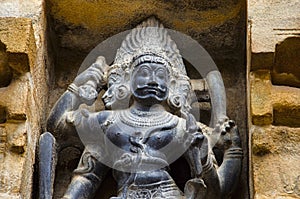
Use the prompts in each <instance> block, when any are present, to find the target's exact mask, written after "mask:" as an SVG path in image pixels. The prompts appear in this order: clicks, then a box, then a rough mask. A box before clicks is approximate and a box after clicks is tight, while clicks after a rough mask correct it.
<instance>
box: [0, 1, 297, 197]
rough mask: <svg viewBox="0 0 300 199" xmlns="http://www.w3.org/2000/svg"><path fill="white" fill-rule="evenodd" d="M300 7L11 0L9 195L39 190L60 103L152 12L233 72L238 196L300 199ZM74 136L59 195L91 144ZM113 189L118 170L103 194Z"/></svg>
mask: <svg viewBox="0 0 300 199" xmlns="http://www.w3.org/2000/svg"><path fill="white" fill-rule="evenodd" d="M116 8H117V9H116ZM299 9H300V3H299V1H297V0H290V1H262V0H248V2H245V1H242V0H229V1H218V0H205V1H199V0H190V1H177V0H171V1H159V0H149V1H143V0H133V1H118V0H112V1H96V0H72V1H67V0H48V1H43V0H27V1H19V0H4V1H1V2H0V140H1V142H0V171H1V172H0V198H3V199H6V198H7V199H15V198H24V199H27V198H28V199H29V198H36V197H37V191H38V187H37V175H36V171H35V170H36V163H37V161H38V159H37V158H36V152H37V150H38V146H37V142H38V138H39V135H40V134H41V133H43V132H44V131H46V126H45V122H46V118H47V116H48V114H49V111H50V109H51V107H52V106H53V104H54V103H55V101H56V100H57V99H58V98H59V96H60V95H61V94H62V93H63V92H64V91H65V90H66V88H67V86H68V85H69V84H70V83H71V82H72V80H73V79H74V78H75V76H76V74H77V72H78V69H79V67H80V65H81V63H82V61H83V60H84V58H85V57H86V55H87V54H88V53H89V52H90V51H91V50H92V49H93V48H94V47H95V46H96V45H97V44H99V43H100V42H102V41H104V40H105V39H107V38H108V37H110V36H112V35H115V34H117V33H119V32H122V31H125V30H128V29H131V28H133V27H135V26H136V25H137V24H139V23H140V22H141V21H143V20H144V19H146V18H147V17H149V16H156V17H157V18H159V19H160V20H161V21H162V23H163V24H164V25H165V26H166V27H167V28H170V29H174V30H177V31H180V32H182V33H185V34H187V35H189V36H191V37H192V38H193V39H195V40H196V41H198V42H199V43H200V44H201V45H202V46H203V47H204V48H205V49H206V50H207V51H208V53H209V54H210V55H211V56H212V57H213V59H214V61H215V62H216V64H217V66H218V68H219V70H220V72H221V74H222V76H223V79H224V84H225V87H226V92H227V109H228V115H229V117H230V118H231V119H234V120H236V121H237V124H238V125H239V128H240V132H241V137H242V144H243V149H244V159H243V169H242V176H241V181H240V183H239V187H238V190H237V191H236V192H235V193H234V196H233V198H234V199H240V198H243V199H247V198H255V199H267V198H268V199H269V198H274V199H294V198H300V166H299V165H300V155H299V154H300V97H299V96H300V89H299V88H300V76H299V75H300V66H299V63H300V38H299V35H300V23H299V21H300V13H299ZM247 15H248V16H247ZM247 22H248V24H247V25H246V23H247ZM246 35H247V37H248V38H247V39H246ZM109 64H110V63H109ZM187 67H188V72H189V73H190V76H191V78H192V79H193V81H194V82H196V83H197V82H201V81H199V79H201V77H199V75H197V74H196V75H195V73H193V70H192V67H191V66H190V65H189V64H188V63H187ZM97 103H98V109H101V108H102V107H103V104H102V103H101V100H99V101H98V102H97ZM58 141H59V142H60V140H58ZM72 141H74V143H76V147H72V146H70V147H66V148H64V149H63V150H62V151H61V152H60V156H59V161H58V162H59V163H58V170H57V177H56V187H55V198H59V197H61V195H62V194H63V192H64V190H65V188H66V186H67V184H68V182H69V178H70V176H71V171H72V170H73V169H74V168H75V167H76V165H77V162H78V159H79V157H80V153H81V151H82V146H80V142H79V140H76V139H75V138H74V140H72ZM112 189H115V183H114V182H113V180H112V179H111V178H109V179H107V180H106V181H105V184H104V187H102V190H109V191H107V192H106V193H102V192H101V191H100V192H99V193H98V196H99V198H104V196H107V195H109V194H111V193H114V191H112Z"/></svg>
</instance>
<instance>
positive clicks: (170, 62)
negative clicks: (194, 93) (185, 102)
mask: <svg viewBox="0 0 300 199" xmlns="http://www.w3.org/2000/svg"><path fill="white" fill-rule="evenodd" d="M146 62H154V63H161V64H163V65H166V67H167V68H168V69H169V70H170V69H171V71H170V72H172V73H173V74H176V73H178V74H183V75H186V70H185V67H184V64H183V61H182V57H181V55H180V53H179V50H178V48H177V46H176V44H175V42H174V41H173V40H172V39H171V37H170V35H169V34H168V32H167V30H166V29H165V28H164V27H163V25H162V24H161V23H160V22H159V21H158V20H157V19H155V18H154V17H152V18H149V19H148V20H146V21H144V22H143V23H142V24H140V25H138V26H137V27H136V28H134V29H133V30H132V31H131V32H130V33H129V34H128V35H127V37H126V38H125V40H124V41H123V42H122V45H121V47H120V48H119V49H118V51H117V54H116V58H115V61H114V64H117V65H121V66H122V67H123V68H129V69H132V68H134V67H135V66H137V65H139V64H141V63H146Z"/></svg>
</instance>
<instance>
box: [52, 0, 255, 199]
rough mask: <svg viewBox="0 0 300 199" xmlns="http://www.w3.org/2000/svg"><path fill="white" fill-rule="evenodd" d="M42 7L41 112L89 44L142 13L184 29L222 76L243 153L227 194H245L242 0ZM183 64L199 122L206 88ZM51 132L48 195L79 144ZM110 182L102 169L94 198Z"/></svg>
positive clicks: (59, 2)
mask: <svg viewBox="0 0 300 199" xmlns="http://www.w3.org/2000/svg"><path fill="white" fill-rule="evenodd" d="M46 8H47V15H48V28H47V34H48V52H49V54H50V56H51V57H52V58H51V60H53V62H52V65H51V69H50V71H51V74H50V79H52V84H51V85H52V88H50V90H51V92H50V93H49V107H48V113H47V114H49V111H50V109H51V107H52V106H53V104H54V103H55V102H56V101H57V99H58V98H59V96H60V95H61V94H62V93H63V92H64V91H65V90H66V89H67V87H68V85H69V84H70V83H72V81H73V79H74V78H75V76H76V74H77V73H78V70H79V67H80V65H81V63H82V62H83V60H84V58H85V57H86V56H87V55H88V53H89V52H90V51H91V50H92V49H93V48H94V47H96V46H97V45H98V44H99V43H100V42H102V41H104V40H105V39H107V38H109V37H110V36H113V35H115V34H117V33H120V32H123V31H126V30H129V29H132V28H134V27H135V26H136V25H137V24H139V23H141V22H142V21H144V20H145V19H147V18H148V17H151V16H155V17H156V18H157V19H159V20H160V21H161V22H162V23H163V24H164V26H165V27H166V28H169V29H173V30H176V31H179V32H182V33H184V34H187V35H189V36H191V37H192V38H193V39H195V40H196V41H198V42H199V44H201V45H202V46H203V47H204V48H205V49H206V50H207V51H208V53H209V54H210V55H211V56H212V57H213V59H214V61H215V63H216V65H217V67H218V69H219V70H220V72H221V74H222V76H223V80H224V84H225V88H226V93H227V112H228V116H229V117H230V118H232V119H233V120H235V121H236V122H237V124H238V126H239V128H240V134H241V138H242V144H243V150H244V159H243V169H242V176H241V178H240V183H239V187H238V189H237V191H236V192H235V193H234V194H233V198H234V199H241V198H243V199H246V198H249V188H248V187H249V186H248V142H247V140H248V130H247V103H246V61H245V57H246V51H245V50H246V2H245V1H244V0H229V1H226V2H225V1H224V2H222V1H216V0H213V1H211V0H205V1H199V0H189V1H185V0H181V1H179V0H172V1H158V0H149V1H142V0H133V1H127V0H126V1H118V0H112V1H96V0H71V1H69V0H68V1H67V0H48V1H46ZM108 64H111V63H108ZM186 67H187V71H188V75H189V76H190V78H191V79H193V82H196V83H195V84H194V85H196V87H198V90H197V88H196V93H197V95H198V97H199V99H198V101H199V104H200V105H201V106H203V107H204V108H203V114H202V117H201V120H202V121H203V122H205V121H207V120H208V117H209V116H208V114H207V113H208V112H209V109H210V105H209V103H208V105H207V104H206V105H207V106H205V103H202V101H201V99H202V98H203V95H204V96H205V93H207V90H205V89H204V87H201V86H199V84H200V83H201V82H202V80H201V79H202V77H201V76H200V75H199V74H197V73H195V72H194V69H193V67H192V66H191V65H190V64H189V63H186ZM200 87H201V88H203V89H201V88H200ZM99 98H101V97H99ZM204 98H205V97H204ZM204 101H205V100H204ZM201 103H202V104H201ZM205 107H206V108H205ZM102 108H103V103H102V102H101V99H100V100H99V102H97V105H96V110H99V109H102ZM54 136H55V137H56V139H57V142H58V144H59V146H60V147H59V148H58V150H59V156H58V164H57V168H56V179H55V187H54V198H60V197H61V196H62V195H63V193H64V191H65V189H66V186H67V184H68V183H69V180H70V176H71V174H72V171H73V169H75V168H76V166H77V164H78V161H79V158H80V155H81V152H82V150H83V146H82V144H81V142H80V140H79V139H78V137H76V136H75V137H69V138H68V139H67V140H63V138H62V137H61V136H60V135H54ZM179 161H182V160H179ZM182 165H183V167H184V165H185V162H183V161H182V162H179V163H178V162H177V163H176V162H175V163H174V165H172V166H171V169H172V168H173V169H174V170H175V171H176V168H180V167H182ZM188 173H189V171H188V170H186V171H183V172H182V175H183V177H180V176H177V178H178V183H184V182H185V180H186V179H185V177H184V176H185V175H186V174H188ZM180 180H181V181H180ZM115 186H116V185H115V182H114V181H113V180H112V177H111V174H108V176H107V179H106V180H105V182H104V183H103V185H102V186H101V187H100V190H99V193H98V195H97V196H98V197H97V198H109V196H110V195H111V194H112V193H114V190H115V189H116V188H115ZM179 186H180V185H179ZM103 190H105V191H103Z"/></svg>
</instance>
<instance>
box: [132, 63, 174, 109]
mask: <svg viewBox="0 0 300 199" xmlns="http://www.w3.org/2000/svg"><path fill="white" fill-rule="evenodd" d="M168 84H169V73H168V70H167V68H166V66H164V65H163V64H159V63H142V64H140V65H138V66H136V67H135V69H134V70H133V73H132V76H131V89H132V94H133V96H134V97H135V98H136V99H138V100H143V101H144V102H145V103H147V104H149V103H150V104H157V103H160V102H162V101H164V100H166V99H167V97H168Z"/></svg>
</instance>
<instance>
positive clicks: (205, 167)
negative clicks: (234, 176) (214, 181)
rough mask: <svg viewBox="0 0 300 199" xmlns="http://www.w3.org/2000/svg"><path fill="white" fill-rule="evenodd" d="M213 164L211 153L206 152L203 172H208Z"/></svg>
mask: <svg viewBox="0 0 300 199" xmlns="http://www.w3.org/2000/svg"><path fill="white" fill-rule="evenodd" d="M213 166H214V164H213V162H212V157H211V154H210V153H208V156H207V160H206V163H205V164H204V165H203V166H202V168H203V173H208V172H209V171H210V170H211V169H212V168H213Z"/></svg>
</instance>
